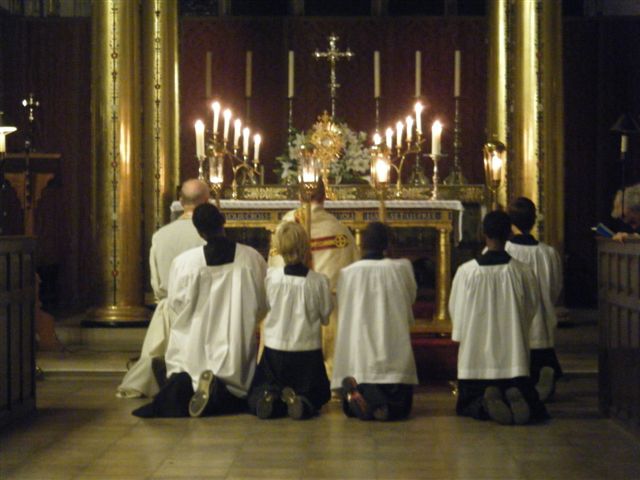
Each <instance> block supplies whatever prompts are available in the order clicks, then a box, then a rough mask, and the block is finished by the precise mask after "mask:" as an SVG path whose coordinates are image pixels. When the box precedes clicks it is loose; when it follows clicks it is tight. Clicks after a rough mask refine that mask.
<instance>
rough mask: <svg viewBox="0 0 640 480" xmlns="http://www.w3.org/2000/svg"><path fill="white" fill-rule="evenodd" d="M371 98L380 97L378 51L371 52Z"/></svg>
mask: <svg viewBox="0 0 640 480" xmlns="http://www.w3.org/2000/svg"><path fill="white" fill-rule="evenodd" d="M373 98H380V52H379V51H378V50H376V51H375V52H373Z"/></svg>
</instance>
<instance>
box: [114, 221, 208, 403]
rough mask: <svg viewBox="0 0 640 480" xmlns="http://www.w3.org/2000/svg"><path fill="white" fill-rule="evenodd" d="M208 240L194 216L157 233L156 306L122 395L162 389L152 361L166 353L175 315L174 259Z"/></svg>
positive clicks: (153, 263) (153, 265)
mask: <svg viewBox="0 0 640 480" xmlns="http://www.w3.org/2000/svg"><path fill="white" fill-rule="evenodd" d="M204 244H205V241H204V240H203V239H202V237H200V235H198V231H197V230H196V227H194V226H193V222H192V221H191V217H189V218H180V219H178V220H175V221H173V222H171V223H170V224H168V225H165V226H164V227H162V228H160V229H159V230H158V231H157V232H156V233H154V234H153V237H152V238H151V251H150V253H149V268H150V274H151V287H152V288H153V293H154V296H155V298H156V303H157V304H156V309H155V311H154V312H153V316H152V317H151V321H150V322H149V326H148V327H147V332H146V333H145V337H144V342H143V344H142V351H141V352H140V358H139V359H138V361H137V362H136V363H135V364H133V365H132V366H131V368H130V369H129V371H128V372H127V373H126V374H125V376H124V378H123V379H122V382H121V383H120V385H119V386H118V388H117V392H118V396H121V397H128V398H133V397H140V396H146V397H152V396H154V395H155V394H156V393H158V390H159V387H158V383H157V382H156V379H155V377H154V375H153V371H152V369H151V361H152V359H153V357H162V356H164V353H165V351H166V349H167V340H168V337H169V329H170V328H171V316H170V315H169V311H168V310H167V308H166V306H167V305H166V297H167V286H168V283H169V268H170V267H171V262H172V261H173V259H174V258H175V257H177V256H178V255H180V254H181V253H182V252H185V251H187V250H189V249H191V248H194V247H198V246H201V245H204Z"/></svg>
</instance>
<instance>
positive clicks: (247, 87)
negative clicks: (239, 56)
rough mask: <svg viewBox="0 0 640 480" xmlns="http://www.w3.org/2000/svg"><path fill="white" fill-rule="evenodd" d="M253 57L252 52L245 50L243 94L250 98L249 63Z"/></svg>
mask: <svg viewBox="0 0 640 480" xmlns="http://www.w3.org/2000/svg"><path fill="white" fill-rule="evenodd" d="M252 59H253V52H252V51H251V50H247V63H246V71H245V84H244V96H245V97H246V98H251V63H252Z"/></svg>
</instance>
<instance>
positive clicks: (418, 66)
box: [416, 50, 422, 98]
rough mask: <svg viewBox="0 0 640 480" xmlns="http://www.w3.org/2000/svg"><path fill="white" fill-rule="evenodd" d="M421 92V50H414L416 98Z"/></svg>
mask: <svg viewBox="0 0 640 480" xmlns="http://www.w3.org/2000/svg"><path fill="white" fill-rule="evenodd" d="M421 93H422V52H421V51H420V50H416V98H418V97H419V96H420V94H421Z"/></svg>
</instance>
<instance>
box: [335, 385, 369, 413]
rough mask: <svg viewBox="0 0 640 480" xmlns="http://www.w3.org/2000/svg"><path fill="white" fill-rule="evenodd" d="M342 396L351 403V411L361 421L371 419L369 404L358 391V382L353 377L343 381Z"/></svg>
mask: <svg viewBox="0 0 640 480" xmlns="http://www.w3.org/2000/svg"><path fill="white" fill-rule="evenodd" d="M342 395H343V397H344V398H345V399H346V400H347V402H348V403H349V408H350V409H351V411H352V412H353V413H354V414H355V415H356V416H357V417H358V418H360V419H361V420H369V419H371V409H370V408H369V404H368V403H367V401H366V400H365V398H364V397H363V396H362V394H361V393H360V391H359V390H358V382H357V381H356V379H355V378H353V377H344V378H343V379H342Z"/></svg>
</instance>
